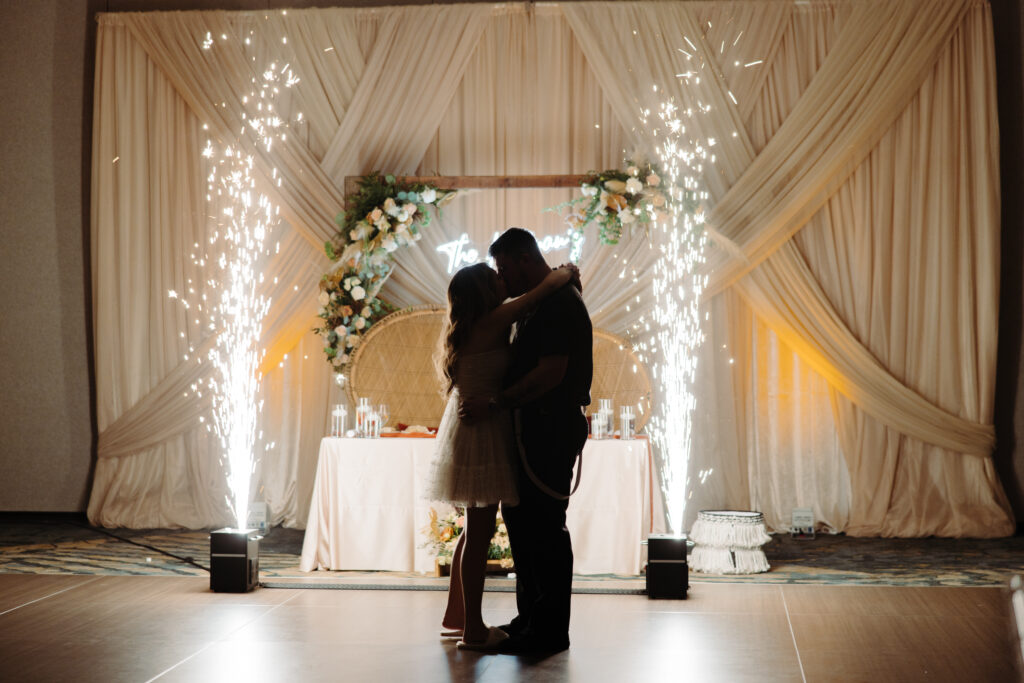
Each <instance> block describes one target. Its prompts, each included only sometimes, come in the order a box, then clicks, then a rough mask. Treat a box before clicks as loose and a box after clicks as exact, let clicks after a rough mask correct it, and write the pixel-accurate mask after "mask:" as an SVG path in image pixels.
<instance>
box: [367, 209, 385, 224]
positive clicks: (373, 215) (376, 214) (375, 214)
mask: <svg viewBox="0 0 1024 683" xmlns="http://www.w3.org/2000/svg"><path fill="white" fill-rule="evenodd" d="M383 215H384V212H383V211H381V210H380V208H376V209H374V210H373V211H371V212H370V215H369V216H368V218H369V219H370V222H372V223H376V222H377V221H379V220H380V219H381V217H382V216H383Z"/></svg>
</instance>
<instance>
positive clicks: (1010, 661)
mask: <svg viewBox="0 0 1024 683" xmlns="http://www.w3.org/2000/svg"><path fill="white" fill-rule="evenodd" d="M444 600H445V594H444V593H442V592H437V591H356V590H302V589H268V588H261V589H257V590H256V591H254V592H252V593H247V594H241V595H233V594H215V593H211V592H210V591H209V589H208V581H207V580H206V579H204V578H195V577H163V576H143V577H130V576H68V575H63V576H57V575H24V574H4V575H0V634H2V638H0V672H2V676H0V678H3V679H4V680H9V681H72V680H74V681H104V682H108V681H150V680H159V681H190V682H191V681H228V680H236V681H303V682H304V683H306V682H311V681H416V682H417V683H423V682H431V681H438V682H440V681H452V682H458V681H484V682H486V681H492V682H495V683H497V682H501V681H520V680H529V681H537V682H541V683H543V682H546V681H588V682H591V681H728V682H729V683H737V682H742V681H758V682H759V683H763V682H766V681H828V682H830V683H832V682H836V681H870V682H871V683H881V682H883V681H900V682H903V681H923V680H927V681H986V682H992V681H1013V680H1017V675H1016V669H1015V664H1014V655H1013V647H1012V640H1011V627H1010V609H1009V606H1008V596H1007V594H1006V593H1005V592H1004V591H1003V590H1002V589H999V588H965V587H889V586H855V585H851V586H835V585H765V584H761V585H755V584H726V583H696V584H694V585H693V586H692V588H691V593H690V598H689V599H688V600H685V601H662V600H648V599H647V598H646V597H639V596H632V595H574V596H573V616H572V631H571V638H572V648H571V649H570V650H569V651H567V652H563V653H559V654H557V655H553V656H550V657H548V658H546V659H529V658H525V657H512V656H506V655H480V654H476V653H466V652H461V651H458V650H456V648H455V642H454V641H450V640H449V641H446V640H441V639H440V638H439V637H438V627H439V621H440V615H441V612H442V609H443V605H444ZM484 608H485V614H484V618H485V619H487V620H488V621H489V622H491V623H501V622H503V621H505V620H506V619H508V618H509V617H510V616H511V615H512V614H513V611H514V596H513V595H512V594H509V593H490V592H489V593H485V595H484Z"/></svg>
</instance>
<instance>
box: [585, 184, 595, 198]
mask: <svg viewBox="0 0 1024 683" xmlns="http://www.w3.org/2000/svg"><path fill="white" fill-rule="evenodd" d="M583 194H584V195H586V196H587V197H593V196H594V195H596V194H597V186H596V185H584V186H583Z"/></svg>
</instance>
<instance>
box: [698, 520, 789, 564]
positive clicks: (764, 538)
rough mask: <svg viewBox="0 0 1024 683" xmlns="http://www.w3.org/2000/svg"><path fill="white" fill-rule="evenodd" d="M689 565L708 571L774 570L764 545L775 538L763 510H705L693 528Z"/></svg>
mask: <svg viewBox="0 0 1024 683" xmlns="http://www.w3.org/2000/svg"><path fill="white" fill-rule="evenodd" d="M690 540H691V541H693V542H694V548H693V553H692V554H691V555H690V560H689V566H690V569H692V570H693V571H695V572H701V573H704V574H759V573H761V572H766V571H768V570H769V569H770V567H769V566H768V558H766V557H765V555H764V551H763V550H761V546H763V545H764V544H765V543H768V542H769V541H771V540H772V539H771V536H769V535H768V530H767V529H766V528H765V525H764V515H763V514H761V513H760V512H748V511H742V510H701V511H700V513H698V515H697V521H696V522H694V523H693V528H692V529H691V530H690Z"/></svg>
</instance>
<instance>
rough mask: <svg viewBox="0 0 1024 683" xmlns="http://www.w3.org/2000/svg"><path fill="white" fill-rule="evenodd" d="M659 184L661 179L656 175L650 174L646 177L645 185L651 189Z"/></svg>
mask: <svg viewBox="0 0 1024 683" xmlns="http://www.w3.org/2000/svg"><path fill="white" fill-rule="evenodd" d="M660 182H661V178H659V177H658V174H657V173H653V172H652V173H651V174H650V175H649V176H647V184H648V185H650V186H651V187H657V186H658V183H660Z"/></svg>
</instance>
